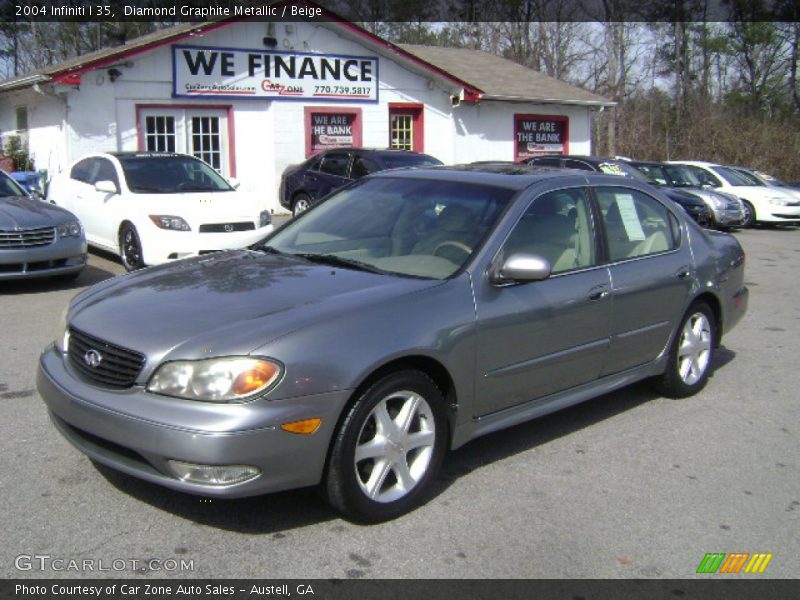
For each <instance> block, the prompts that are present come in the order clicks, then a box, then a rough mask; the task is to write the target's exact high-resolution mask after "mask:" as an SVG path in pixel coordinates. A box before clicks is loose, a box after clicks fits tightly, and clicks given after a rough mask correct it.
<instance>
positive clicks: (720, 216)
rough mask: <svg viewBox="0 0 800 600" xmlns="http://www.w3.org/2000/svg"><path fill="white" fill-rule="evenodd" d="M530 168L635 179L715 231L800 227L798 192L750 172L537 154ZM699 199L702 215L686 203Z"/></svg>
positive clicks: (704, 165)
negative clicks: (780, 225) (656, 189)
mask: <svg viewBox="0 0 800 600" xmlns="http://www.w3.org/2000/svg"><path fill="white" fill-rule="evenodd" d="M527 164H529V165H535V166H552V167H558V168H571V169H582V170H589V171H599V172H604V173H611V174H616V175H623V176H628V177H634V178H639V174H644V176H645V177H646V180H647V181H648V182H649V183H650V184H652V185H657V186H659V187H660V188H661V189H662V191H663V192H664V193H665V194H666V195H667V196H668V197H670V198H671V199H672V200H674V201H676V202H678V203H679V204H681V205H682V206H683V207H684V208H685V209H686V210H687V212H689V214H691V215H692V217H693V218H695V220H697V221H698V222H699V223H701V224H703V225H707V226H713V227H716V228H719V229H727V228H730V227H750V226H752V225H754V224H755V223H789V224H797V223H800V190H798V189H794V188H792V187H791V186H788V185H787V184H784V183H783V182H780V181H779V180H777V179H775V178H773V177H770V176H768V175H765V174H763V173H761V172H759V171H755V170H753V169H746V168H744V167H732V166H724V165H718V164H714V163H710V162H704V161H668V162H655V161H634V160H630V159H612V158H596V157H586V156H540V157H535V158H532V159H530V160H528V161H527ZM690 197H693V198H695V199H697V198H699V199H700V200H702V201H703V202H704V203H705V204H706V206H707V207H708V208H709V210H710V211H711V215H710V217H711V220H710V222H705V220H706V218H707V214H706V213H705V211H700V210H698V209H697V208H696V207H695V208H692V205H691V204H689V203H687V199H688V198H690Z"/></svg>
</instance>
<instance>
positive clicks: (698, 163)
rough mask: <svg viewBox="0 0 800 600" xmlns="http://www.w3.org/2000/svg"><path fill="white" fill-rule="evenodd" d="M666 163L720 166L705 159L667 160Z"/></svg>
mask: <svg viewBox="0 0 800 600" xmlns="http://www.w3.org/2000/svg"><path fill="white" fill-rule="evenodd" d="M666 163H667V164H668V165H690V166H692V167H721V166H722V165H720V164H717V163H713V162H708V161H705V160H668V161H666Z"/></svg>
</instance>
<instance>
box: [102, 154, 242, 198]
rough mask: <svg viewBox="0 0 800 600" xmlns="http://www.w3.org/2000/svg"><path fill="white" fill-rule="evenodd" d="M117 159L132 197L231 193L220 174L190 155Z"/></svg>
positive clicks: (121, 157)
mask: <svg viewBox="0 0 800 600" xmlns="http://www.w3.org/2000/svg"><path fill="white" fill-rule="evenodd" d="M118 160H119V162H120V164H121V165H122V171H123V173H124V174H125V180H126V181H127V183H128V188H130V190H131V191H132V192H133V193H135V194H175V193H181V192H230V191H233V188H232V187H231V186H230V185H228V182H227V181H225V180H224V179H223V178H222V176H221V175H220V174H219V173H217V172H216V171H215V170H214V169H212V168H211V167H210V166H209V165H207V164H206V163H204V162H203V161H201V160H197V159H196V158H193V157H191V156H185V155H181V154H175V155H160V156H159V155H148V154H137V155H129V156H120V157H118Z"/></svg>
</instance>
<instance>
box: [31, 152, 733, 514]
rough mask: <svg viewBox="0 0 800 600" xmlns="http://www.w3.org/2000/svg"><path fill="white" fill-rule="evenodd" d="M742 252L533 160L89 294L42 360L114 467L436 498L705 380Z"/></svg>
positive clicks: (239, 482) (199, 487)
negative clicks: (600, 416)
mask: <svg viewBox="0 0 800 600" xmlns="http://www.w3.org/2000/svg"><path fill="white" fill-rule="evenodd" d="M743 275H744V253H743V252H742V249H741V247H740V246H739V244H738V242H737V241H736V239H735V238H733V237H731V236H730V235H728V234H723V233H718V232H709V231H703V230H702V229H700V228H699V227H698V226H696V225H695V224H694V223H693V222H692V221H691V220H690V219H688V218H687V217H686V216H685V215H684V214H683V213H682V212H681V211H680V210H679V209H678V208H677V207H676V206H674V205H673V204H672V203H670V202H669V201H668V200H666V199H665V198H664V197H662V196H661V195H660V194H659V192H658V191H656V190H654V189H653V188H651V187H649V186H646V185H644V184H640V183H638V182H636V181H634V180H624V181H622V180H620V178H619V177H614V176H607V175H599V174H590V173H587V174H578V173H575V172H566V171H565V172H560V171H542V170H539V171H537V170H535V169H530V168H527V167H517V166H500V165H495V166H493V167H492V166H484V167H462V168H432V169H422V170H413V171H394V172H386V173H382V174H378V175H375V176H371V177H367V178H365V179H363V180H359V181H358V182H356V183H355V184H353V185H351V186H349V187H347V188H345V189H343V190H342V191H339V192H338V193H336V194H334V195H332V196H330V197H329V198H328V199H327V200H325V201H324V202H322V203H320V204H319V205H318V206H315V207H314V208H312V209H311V210H309V211H308V212H307V213H304V214H303V215H302V216H301V217H299V218H297V219H295V220H294V221H292V222H290V223H289V224H287V225H286V226H285V227H284V228H282V229H281V230H279V231H277V232H275V233H274V234H272V235H271V236H269V237H268V238H266V239H265V240H264V241H263V242H262V243H260V244H259V245H257V246H255V247H253V248H251V249H247V250H237V251H227V252H224V253H219V254H216V255H213V256H202V257H198V258H192V259H187V260H184V261H180V262H177V263H175V264H171V265H163V266H159V267H153V268H150V269H145V270H143V271H141V272H137V273H132V274H130V275H127V276H124V277H119V278H116V279H112V280H109V281H106V282H104V283H101V284H98V285H96V286H94V287H92V288H90V289H88V290H86V291H84V292H83V293H81V294H79V295H78V296H77V297H76V298H75V299H74V300H73V301H72V302H71V304H70V306H69V308H68V310H67V311H66V312H65V316H64V320H63V322H62V325H61V328H60V330H59V332H58V334H57V336H56V340H55V344H54V345H51V346H50V347H48V348H47V349H46V350H45V351H44V353H43V354H42V356H41V360H40V368H39V372H38V388H39V391H40V392H41V395H42V397H43V398H44V400H45V402H46V403H47V405H48V407H49V409H50V413H51V415H52V419H53V422H54V423H55V425H56V427H57V428H58V429H59V430H60V431H61V433H63V434H64V435H65V436H66V437H67V438H68V439H69V441H71V442H72V443H73V444H74V445H75V446H77V447H78V448H79V449H80V450H81V451H83V452H84V453H86V454H87V455H89V456H90V457H91V458H92V459H94V460H96V461H97V462H99V463H103V464H106V465H109V466H111V467H113V468H115V469H118V470H120V471H123V472H125V473H128V474H130V475H133V476H136V477H140V478H142V479H145V480H148V481H151V482H155V483H159V484H162V485H164V486H167V487H169V488H173V489H175V490H182V491H186V492H192V493H195V494H202V495H205V496H208V497H239V496H248V495H255V494H261V493H266V492H273V491H277V490H283V489H288V488H295V487H301V486H309V485H315V484H321V489H322V490H323V492H324V493H325V495H326V497H327V498H328V500H329V501H330V503H331V504H332V505H333V506H334V507H336V508H337V509H339V510H340V511H342V512H343V513H344V514H346V515H347V516H349V517H350V518H353V519H356V520H362V521H380V520H385V519H390V518H393V517H395V516H398V515H400V514H402V513H404V512H406V511H408V510H410V509H412V508H413V507H415V506H417V505H418V504H420V503H421V502H422V501H423V500H424V498H425V495H426V492H428V491H429V489H430V487H431V483H432V481H433V480H434V479H435V478H436V474H437V471H438V470H439V467H440V464H441V461H442V459H443V456H444V454H445V451H446V449H447V448H456V447H459V446H461V445H463V444H465V443H466V442H468V441H470V440H472V439H474V438H475V437H477V436H480V435H483V434H486V433H489V432H492V431H496V430H498V429H501V428H504V427H507V426H510V425H513V424H516V423H519V422H521V421H524V420H527V419H531V418H534V417H537V416H540V415H543V414H545V413H549V412H552V411H555V410H558V409H561V408H564V407H566V406H569V405H572V404H576V403H578V402H581V401H583V400H587V399H589V398H592V397H594V396H598V395H600V394H604V393H606V392H609V391H611V390H614V389H617V388H620V387H622V386H625V385H628V384H630V383H631V382H634V381H637V380H641V379H645V378H652V380H653V381H654V382H655V384H656V386H657V389H659V390H660V391H661V392H662V393H663V394H664V395H668V396H672V397H683V396H689V395H691V394H694V393H695V392H698V391H699V390H700V389H702V388H703V386H704V385H705V384H706V380H707V378H708V376H709V370H710V363H711V359H712V354H713V352H714V349H715V348H716V347H717V346H718V345H719V343H720V340H721V338H722V336H723V335H724V334H725V333H726V332H727V331H729V330H730V329H731V328H732V327H733V326H734V325H735V324H736V323H737V322H738V321H739V320H740V319H741V317H742V315H743V314H744V312H745V310H746V307H747V299H748V294H747V288H746V287H744V284H743Z"/></svg>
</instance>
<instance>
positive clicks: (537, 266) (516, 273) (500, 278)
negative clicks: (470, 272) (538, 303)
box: [490, 253, 553, 285]
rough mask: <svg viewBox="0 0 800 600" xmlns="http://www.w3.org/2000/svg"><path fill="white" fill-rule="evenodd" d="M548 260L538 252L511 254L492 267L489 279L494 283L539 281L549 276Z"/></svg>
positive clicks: (550, 270) (506, 283)
mask: <svg viewBox="0 0 800 600" xmlns="http://www.w3.org/2000/svg"><path fill="white" fill-rule="evenodd" d="M552 270H553V267H552V266H551V265H550V261H548V260H547V259H546V258H544V257H542V256H539V255H538V254H524V253H518V254H512V255H511V256H509V257H507V258H504V259H503V260H502V261H501V262H500V263H499V265H498V266H497V267H495V268H493V269H492V271H491V274H490V279H491V281H492V283H493V284H495V285H508V284H510V283H523V282H526V281H541V280H542V279H547V278H548V277H550V273H551V272H552Z"/></svg>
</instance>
